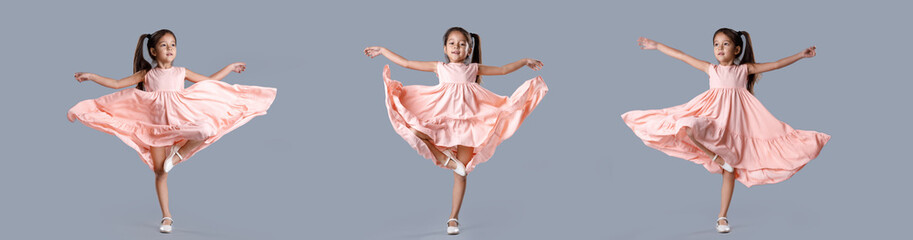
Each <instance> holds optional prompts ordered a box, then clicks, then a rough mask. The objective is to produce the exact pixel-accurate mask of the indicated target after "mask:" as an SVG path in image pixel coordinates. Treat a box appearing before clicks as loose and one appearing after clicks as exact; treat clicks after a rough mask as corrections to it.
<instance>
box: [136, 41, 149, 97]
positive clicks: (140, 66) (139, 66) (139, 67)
mask: <svg viewBox="0 0 913 240" xmlns="http://www.w3.org/2000/svg"><path fill="white" fill-rule="evenodd" d="M150 36H152V35H151V34H145V33H144V34H143V35H140V36H139V41H138V42H137V43H136V52H134V53H133V73H136V72H139V71H149V69H152V64H150V63H149V62H147V61H146V59H145V58H143V40H146V39H147V38H149V37H150ZM136 89H139V90H143V91H145V90H146V87H145V85H143V82H140V83H137V84H136Z"/></svg>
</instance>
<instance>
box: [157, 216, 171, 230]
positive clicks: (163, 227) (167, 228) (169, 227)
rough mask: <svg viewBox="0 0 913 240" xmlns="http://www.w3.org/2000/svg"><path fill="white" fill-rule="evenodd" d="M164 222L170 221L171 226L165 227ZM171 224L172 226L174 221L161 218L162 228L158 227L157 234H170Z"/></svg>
mask: <svg viewBox="0 0 913 240" xmlns="http://www.w3.org/2000/svg"><path fill="white" fill-rule="evenodd" d="M165 220H168V221H171V224H168V225H165ZM172 224H174V219H171V217H163V218H162V226H159V232H161V233H171V230H172V228H171V225H172Z"/></svg>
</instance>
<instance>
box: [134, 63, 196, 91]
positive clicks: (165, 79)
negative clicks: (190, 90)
mask: <svg viewBox="0 0 913 240" xmlns="http://www.w3.org/2000/svg"><path fill="white" fill-rule="evenodd" d="M185 73H186V70H185V69H184V68H183V67H171V68H167V69H166V68H152V69H150V70H149V71H148V72H146V82H145V83H143V84H144V85H145V87H146V91H149V92H154V91H181V90H184V77H185Z"/></svg>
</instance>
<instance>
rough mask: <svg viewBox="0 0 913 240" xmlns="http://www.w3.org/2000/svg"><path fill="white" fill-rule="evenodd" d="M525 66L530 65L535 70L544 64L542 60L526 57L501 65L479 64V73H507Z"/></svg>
mask: <svg viewBox="0 0 913 240" xmlns="http://www.w3.org/2000/svg"><path fill="white" fill-rule="evenodd" d="M523 66H529V68H532V69H533V71H539V69H542V66H544V65H543V64H542V61H539V60H536V59H532V58H524V59H520V60H519V61H516V62H512V63H508V64H506V65H504V66H500V67H494V66H486V65H479V75H505V74H508V73H512V72H514V71H517V69H520V68H522V67H523Z"/></svg>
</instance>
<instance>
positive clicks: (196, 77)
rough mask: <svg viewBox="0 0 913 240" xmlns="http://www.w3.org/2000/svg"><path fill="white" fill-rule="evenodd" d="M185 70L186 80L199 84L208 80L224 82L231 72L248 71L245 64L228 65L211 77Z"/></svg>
mask: <svg viewBox="0 0 913 240" xmlns="http://www.w3.org/2000/svg"><path fill="white" fill-rule="evenodd" d="M184 70H185V73H184V79H187V81H191V82H199V81H203V80H207V79H212V80H216V81H222V79H223V78H225V76H228V74H229V73H231V72H236V73H241V72H243V71H244V70H247V64H245V63H243V62H236V63H232V64H228V66H225V67H224V68H222V70H219V71H218V72H216V73H213V74H212V75H209V77H207V76H203V75H201V74H199V73H195V72H192V71H190V70H188V69H184Z"/></svg>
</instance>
